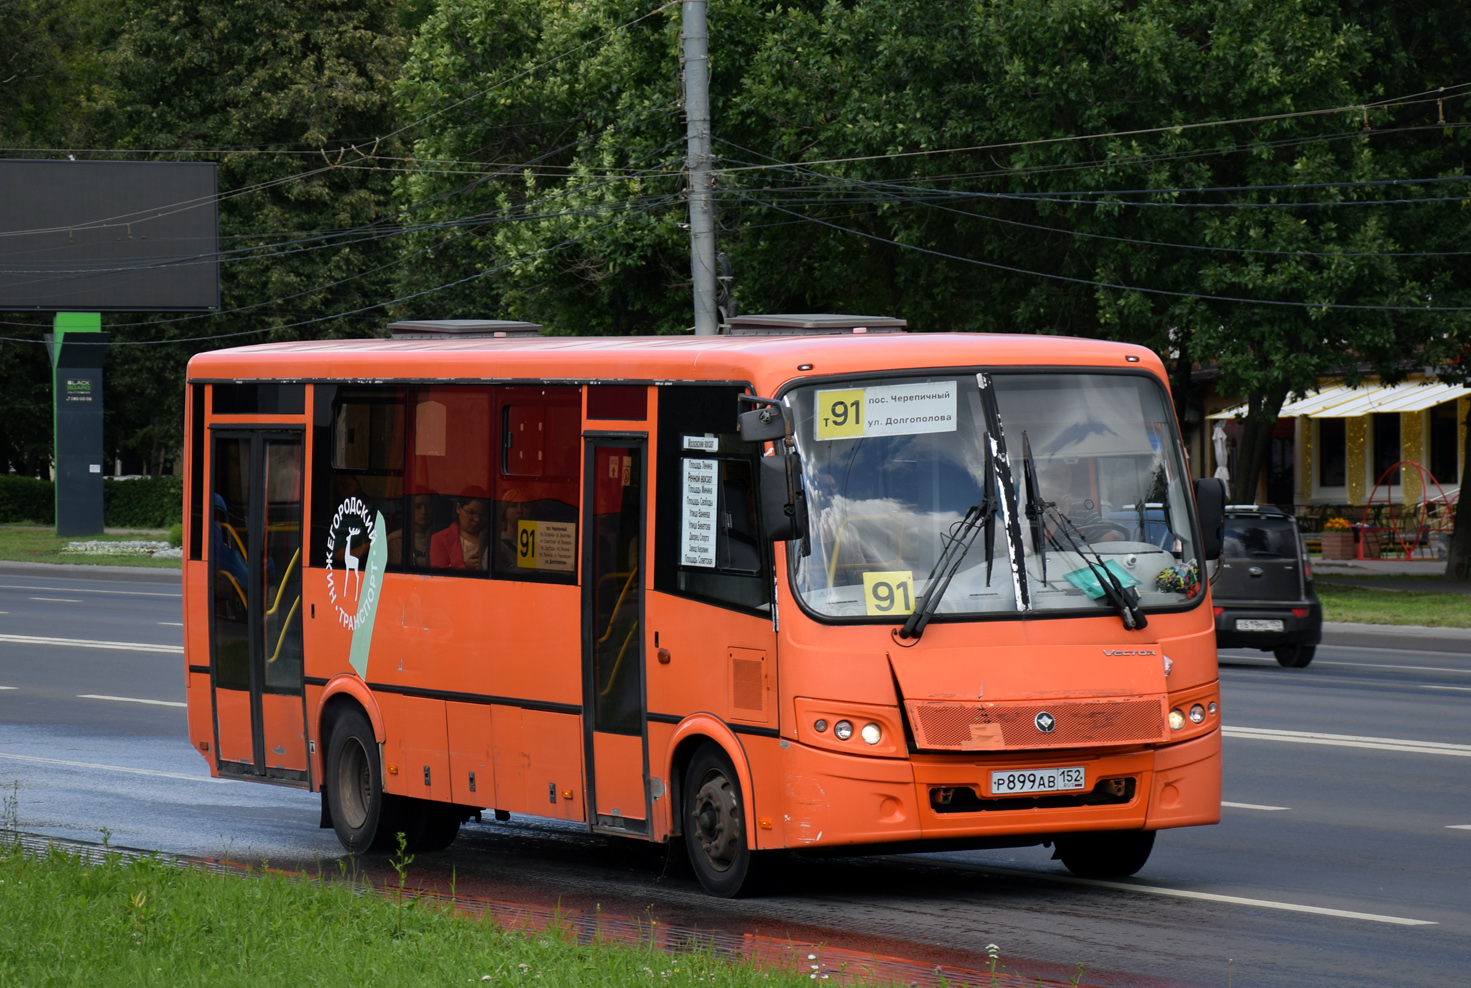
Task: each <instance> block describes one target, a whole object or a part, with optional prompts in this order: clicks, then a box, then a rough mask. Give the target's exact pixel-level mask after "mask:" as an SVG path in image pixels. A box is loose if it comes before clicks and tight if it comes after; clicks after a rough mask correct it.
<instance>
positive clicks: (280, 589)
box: [266, 546, 301, 617]
mask: <svg viewBox="0 0 1471 988" xmlns="http://www.w3.org/2000/svg"><path fill="white" fill-rule="evenodd" d="M300 558H301V547H300V546H298V547H297V549H296V552H295V553H294V554H293V555H292V557H291V562H289V563H287V564H286V573H285V575H283V576H282V577H281V585H280V586H279V587H277V588H276V601H275V603H273V604H271V609H270V610H269V611H266V617H270V616H271V615H272V614H275V613H276V608H278V607H280V606H281V597H282V596H283V595H284V594H285V593H286V584H287V583H289V582H290V581H291V571H292V570H293V569H295V568H296V561H297V560H298V559H300ZM300 599H301V598H300V597H298V598H297V600H298V601H300Z"/></svg>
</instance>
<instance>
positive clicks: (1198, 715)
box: [1190, 703, 1205, 724]
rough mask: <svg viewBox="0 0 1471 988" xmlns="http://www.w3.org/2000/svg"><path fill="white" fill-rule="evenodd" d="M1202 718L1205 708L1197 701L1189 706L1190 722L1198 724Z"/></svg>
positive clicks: (1203, 718)
mask: <svg viewBox="0 0 1471 988" xmlns="http://www.w3.org/2000/svg"><path fill="white" fill-rule="evenodd" d="M1203 720H1205V708H1204V707H1202V706H1201V705H1200V704H1198V703H1197V704H1196V705H1195V706H1193V707H1191V708H1190V723H1192V724H1199V723H1200V722H1201V721H1203Z"/></svg>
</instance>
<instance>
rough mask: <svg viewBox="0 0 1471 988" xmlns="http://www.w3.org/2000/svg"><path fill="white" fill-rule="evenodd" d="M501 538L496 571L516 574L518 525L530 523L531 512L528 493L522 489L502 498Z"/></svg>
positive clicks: (498, 541)
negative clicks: (521, 522)
mask: <svg viewBox="0 0 1471 988" xmlns="http://www.w3.org/2000/svg"><path fill="white" fill-rule="evenodd" d="M501 502H502V504H503V507H502V508H501V525H500V537H499V538H497V539H496V543H495V569H496V572H497V573H514V572H515V571H516V568H517V566H518V563H519V560H518V559H517V553H518V552H519V548H518V542H517V538H518V531H517V523H518V522H520V521H523V520H524V521H530V520H531V518H530V512H529V509H528V505H527V501H526V493H525V492H524V491H522V490H521V489H520V488H516V487H513V488H511V489H510V490H508V491H506V492H505V495H504V496H503V497H502V498H501Z"/></svg>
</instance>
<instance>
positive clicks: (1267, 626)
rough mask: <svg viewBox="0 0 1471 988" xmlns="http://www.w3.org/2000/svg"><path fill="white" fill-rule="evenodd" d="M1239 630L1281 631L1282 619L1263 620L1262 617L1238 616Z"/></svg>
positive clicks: (1237, 625) (1237, 628)
mask: <svg viewBox="0 0 1471 988" xmlns="http://www.w3.org/2000/svg"><path fill="white" fill-rule="evenodd" d="M1236 630H1237V631H1281V630H1282V621H1281V620H1280V619H1277V618H1273V619H1271V620H1263V619H1261V618H1237V619H1236Z"/></svg>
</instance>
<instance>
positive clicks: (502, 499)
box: [491, 385, 582, 583]
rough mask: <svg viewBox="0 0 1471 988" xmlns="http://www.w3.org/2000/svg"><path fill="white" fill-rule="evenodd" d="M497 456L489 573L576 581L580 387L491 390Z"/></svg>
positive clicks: (543, 580)
mask: <svg viewBox="0 0 1471 988" xmlns="http://www.w3.org/2000/svg"><path fill="white" fill-rule="evenodd" d="M496 405H497V408H498V409H499V414H498V416H497V420H498V422H499V423H500V428H501V435H500V444H499V445H500V456H499V463H498V465H497V470H496V477H495V485H494V489H493V490H494V507H493V511H492V515H491V517H492V522H493V532H494V535H493V536H492V539H491V542H492V552H491V571H492V575H493V576H494V577H495V578H496V579H501V580H531V581H536V582H541V583H575V582H577V544H578V538H577V522H578V517H577V516H578V508H579V505H580V503H581V498H580V496H579V473H580V469H581V454H582V393H581V389H579V388H575V387H547V388H538V387H525V386H517V385H512V386H506V387H501V388H497V389H496Z"/></svg>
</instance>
